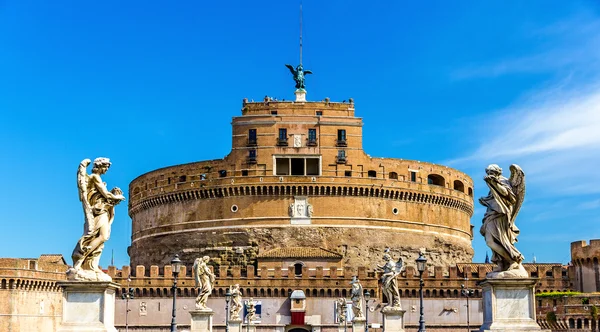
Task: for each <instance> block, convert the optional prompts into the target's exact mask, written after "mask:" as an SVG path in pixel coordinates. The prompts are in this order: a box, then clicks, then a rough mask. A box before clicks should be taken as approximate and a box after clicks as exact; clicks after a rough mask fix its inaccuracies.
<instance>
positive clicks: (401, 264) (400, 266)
mask: <svg viewBox="0 0 600 332" xmlns="http://www.w3.org/2000/svg"><path fill="white" fill-rule="evenodd" d="M403 269H404V262H403V261H402V257H400V258H398V261H397V262H396V266H395V267H394V272H396V274H400V273H401V272H402V270H403Z"/></svg>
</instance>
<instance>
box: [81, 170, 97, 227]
mask: <svg viewBox="0 0 600 332" xmlns="http://www.w3.org/2000/svg"><path fill="white" fill-rule="evenodd" d="M91 162H92V161H91V160H89V159H84V160H82V161H81V162H80V163H79V167H78V168H77V189H78V191H79V200H80V201H81V205H82V206H83V213H84V216H85V222H86V226H87V227H86V228H88V229H86V233H87V231H88V230H89V229H93V228H94V226H93V225H89V223H90V222H92V221H93V220H94V215H93V214H92V206H91V205H90V202H89V201H88V197H87V191H88V175H87V172H86V170H87V167H88V165H89V164H90V163H91Z"/></svg>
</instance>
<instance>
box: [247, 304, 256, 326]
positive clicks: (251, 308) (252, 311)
mask: <svg viewBox="0 0 600 332" xmlns="http://www.w3.org/2000/svg"><path fill="white" fill-rule="evenodd" d="M255 320H256V301H254V299H253V298H250V300H248V301H246V322H247V323H248V325H252V324H254V323H253V322H254V321H255Z"/></svg>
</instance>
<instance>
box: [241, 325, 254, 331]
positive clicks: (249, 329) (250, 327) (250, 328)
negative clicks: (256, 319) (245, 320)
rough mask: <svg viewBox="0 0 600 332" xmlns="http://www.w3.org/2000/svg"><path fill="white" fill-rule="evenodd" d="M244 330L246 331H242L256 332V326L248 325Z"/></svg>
mask: <svg viewBox="0 0 600 332" xmlns="http://www.w3.org/2000/svg"><path fill="white" fill-rule="evenodd" d="M245 328H246V330H244V331H246V332H256V325H254V324H250V326H248V325H246V326H245Z"/></svg>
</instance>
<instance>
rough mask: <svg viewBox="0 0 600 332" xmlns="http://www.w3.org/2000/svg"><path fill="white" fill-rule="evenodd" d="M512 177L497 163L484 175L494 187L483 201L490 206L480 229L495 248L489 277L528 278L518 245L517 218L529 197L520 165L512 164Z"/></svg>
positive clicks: (486, 205) (481, 200)
mask: <svg viewBox="0 0 600 332" xmlns="http://www.w3.org/2000/svg"><path fill="white" fill-rule="evenodd" d="M510 172H511V174H510V179H507V178H505V177H504V176H502V169H501V168H500V167H499V166H498V165H495V164H492V165H489V166H488V167H487V168H486V169H485V173H486V176H485V177H484V178H483V179H484V180H485V182H486V183H487V185H488V187H489V188H490V193H489V194H488V196H486V197H481V198H480V199H479V203H481V204H482V205H483V206H485V207H486V208H487V210H486V212H485V215H484V216H483V225H482V226H481V230H480V233H481V235H483V236H484V237H485V242H486V244H487V245H488V246H489V247H490V249H492V262H494V263H495V264H496V267H495V268H494V270H493V272H490V273H488V275H487V278H527V277H528V274H527V271H526V270H525V268H524V267H523V265H522V264H521V262H522V261H523V255H522V254H521V253H520V252H519V250H517V248H516V247H515V245H514V244H515V242H517V235H519V229H518V228H517V226H516V225H515V218H516V217H517V214H518V213H519V209H520V208H521V204H522V203H523V199H524V198H525V173H523V170H522V169H521V167H519V166H518V165H514V164H513V165H511V166H510Z"/></svg>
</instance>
